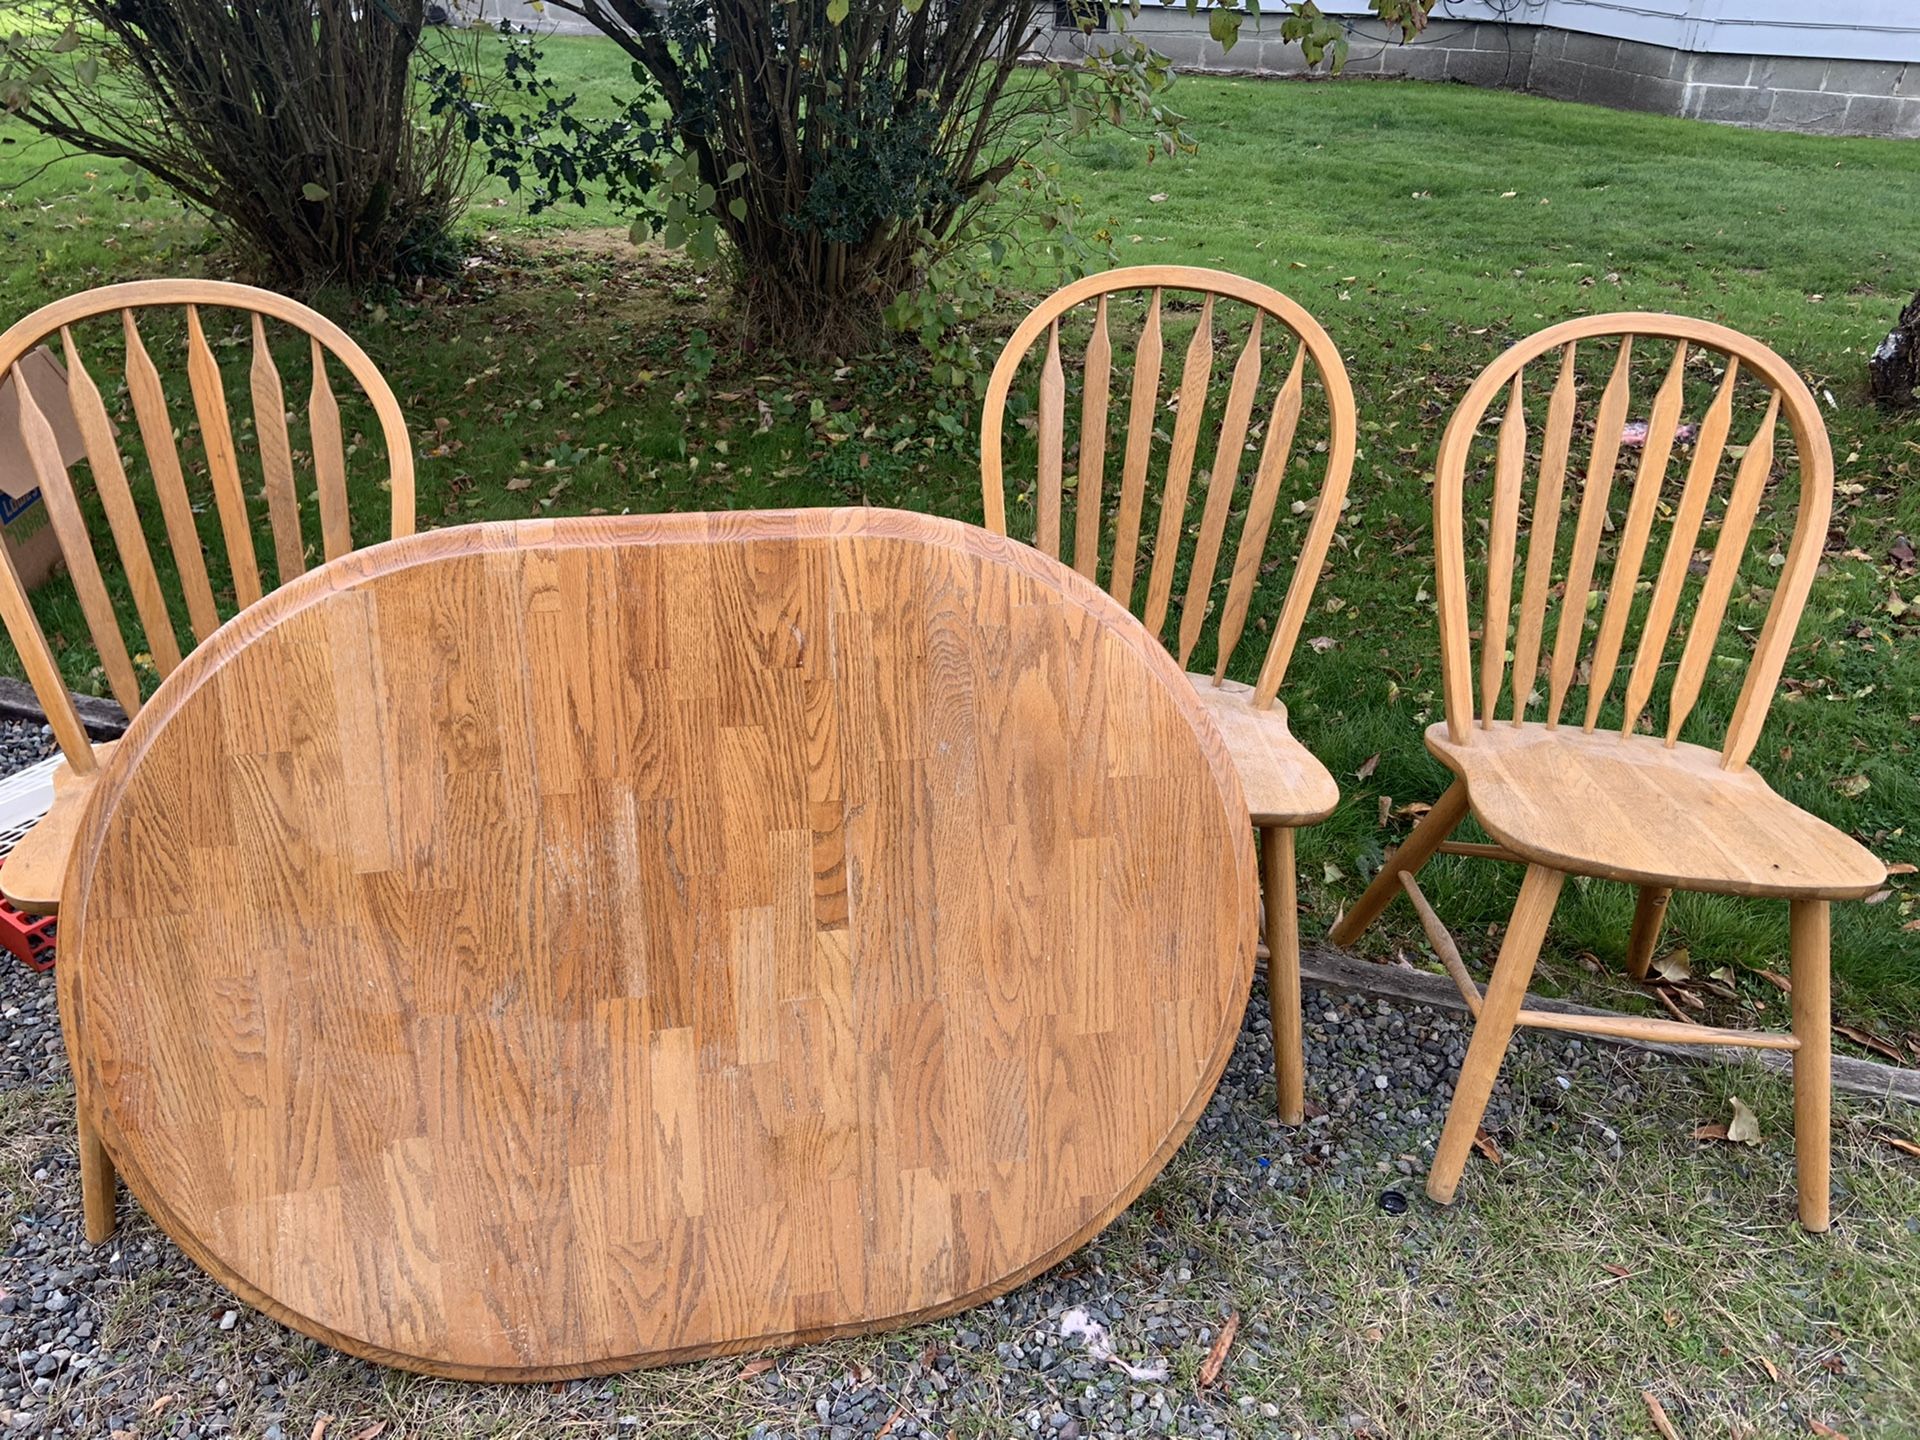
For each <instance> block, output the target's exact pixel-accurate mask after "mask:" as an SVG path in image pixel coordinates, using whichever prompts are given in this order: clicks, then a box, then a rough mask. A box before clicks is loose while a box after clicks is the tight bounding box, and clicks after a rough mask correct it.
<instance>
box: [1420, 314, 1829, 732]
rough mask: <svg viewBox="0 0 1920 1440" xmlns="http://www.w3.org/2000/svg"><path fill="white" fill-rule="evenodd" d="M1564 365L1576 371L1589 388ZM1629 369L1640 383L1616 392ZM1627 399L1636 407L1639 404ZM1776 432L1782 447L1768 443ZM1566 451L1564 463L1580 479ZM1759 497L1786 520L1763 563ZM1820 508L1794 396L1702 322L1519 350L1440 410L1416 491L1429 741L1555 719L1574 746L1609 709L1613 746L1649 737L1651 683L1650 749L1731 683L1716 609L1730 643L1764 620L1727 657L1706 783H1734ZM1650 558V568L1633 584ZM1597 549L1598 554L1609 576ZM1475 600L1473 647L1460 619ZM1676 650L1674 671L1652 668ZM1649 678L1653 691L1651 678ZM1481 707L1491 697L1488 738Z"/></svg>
mask: <svg viewBox="0 0 1920 1440" xmlns="http://www.w3.org/2000/svg"><path fill="white" fill-rule="evenodd" d="M1596 341H1598V342H1599V343H1598V344H1595V343H1591V342H1596ZM1543 357H1551V358H1550V360H1549V363H1548V364H1547V365H1545V366H1543V367H1542V369H1543V370H1544V371H1545V372H1546V373H1545V374H1544V375H1542V376H1541V378H1539V379H1537V380H1534V379H1531V378H1530V377H1529V374H1528V366H1529V365H1530V364H1531V363H1532V362H1533V361H1535V360H1537V359H1541V358H1543ZM1583 363H1584V364H1585V365H1587V366H1590V367H1592V368H1593V374H1592V376H1591V377H1587V376H1585V375H1584V374H1583V370H1582V366H1583ZM1649 364H1650V365H1651V367H1652V369H1651V373H1650V374H1643V375H1640V376H1638V377H1636V370H1637V369H1638V368H1640V367H1642V366H1648V365H1649ZM1602 377H1604V378H1602ZM1589 379H1590V380H1591V383H1589ZM1636 379H1638V380H1639V382H1640V383H1639V384H1636ZM1690 381H1691V382H1692V388H1694V389H1695V390H1696V391H1698V392H1700V396H1699V397H1696V398H1701V397H1704V396H1706V395H1710V396H1711V398H1710V399H1707V400H1706V402H1705V404H1704V407H1703V408H1702V407H1700V406H1698V405H1695V406H1692V407H1690V406H1689V404H1688V395H1687V392H1688V389H1689V382H1690ZM1649 389H1650V390H1651V398H1650V400H1644V401H1643V400H1642V398H1641V396H1642V395H1645V394H1646V393H1647V391H1648V390H1649ZM1593 391H1597V400H1595V399H1594V398H1593V395H1592V393H1590V392H1593ZM1636 391H1639V394H1636ZM1541 396H1544V402H1543V401H1542V399H1541V398H1539V397H1541ZM1496 407H1497V410H1498V417H1497V420H1495V422H1494V423H1493V425H1492V427H1491V433H1490V434H1488V435H1484V436H1483V435H1482V433H1481V432H1482V421H1483V420H1484V419H1487V418H1488V417H1489V412H1490V411H1493V410H1495V409H1496ZM1543 413H1544V423H1542V418H1541V417H1542V414H1543ZM1690 415H1691V416H1692V418H1691V420H1690V418H1689V417H1690ZM1783 419H1784V420H1785V422H1786V428H1787V439H1788V444H1787V445H1786V446H1782V445H1780V444H1779V443H1778V436H1777V434H1776V432H1777V431H1778V429H1779V426H1780V421H1781V420H1783ZM1643 428H1644V436H1642V435H1641V433H1640V432H1641V430H1642V429H1643ZM1536 436H1537V444H1536V440H1535V437H1536ZM1576 442H1578V443H1576ZM1577 450H1579V451H1584V463H1582V456H1581V455H1580V454H1578V453H1576V451H1577ZM1477 451H1480V452H1485V451H1490V452H1491V454H1490V457H1489V458H1490V460H1491V467H1492V508H1491V515H1490V518H1489V520H1488V522H1487V543H1486V552H1485V554H1486V564H1485V571H1484V578H1483V579H1481V583H1480V585H1479V588H1478V591H1477V593H1476V591H1475V589H1474V587H1472V586H1470V584H1469V581H1468V572H1467V552H1466V543H1465V537H1466V506H1465V487H1466V480H1467V472H1468V469H1469V466H1470V465H1472V464H1475V463H1476V452H1477ZM1787 451H1791V453H1792V458H1793V460H1794V461H1795V465H1794V468H1795V469H1797V471H1798V486H1797V494H1795V493H1792V487H1790V486H1787V485H1786V484H1785V483H1784V482H1782V483H1778V484H1775V483H1773V481H1774V475H1775V470H1776V468H1780V469H1782V470H1783V471H1784V470H1785V469H1786V467H1785V466H1784V464H1778V463H1777V462H1782V461H1784V460H1785V459H1786V458H1787V456H1786V454H1785V453H1784V452H1787ZM1636 452H1637V453H1636ZM1723 471H1724V472H1726V473H1725V478H1724V481H1723V478H1722V472H1723ZM1629 472H1630V475H1631V480H1630V481H1628V480H1627V479H1626V475H1627V473H1629ZM1769 489H1771V490H1772V491H1773V492H1774V496H1775V498H1774V500H1773V502H1772V504H1771V505H1770V507H1769V510H1768V512H1767V517H1768V519H1769V520H1770V521H1772V522H1774V523H1775V524H1776V526H1778V527H1779V528H1784V522H1785V518H1786V512H1787V511H1788V510H1790V509H1797V512H1798V513H1797V519H1795V521H1794V524H1793V528H1792V539H1791V542H1790V543H1789V544H1788V545H1787V546H1786V550H1785V554H1784V556H1782V555H1781V553H1780V552H1779V550H1778V548H1777V547H1775V546H1773V544H1772V542H1771V539H1770V536H1771V535H1772V534H1773V533H1774V532H1773V531H1770V530H1769V529H1768V528H1767V526H1766V525H1765V524H1762V525H1759V526H1756V517H1759V516H1761V515H1762V510H1761V500H1762V497H1763V494H1765V493H1766V492H1768V491H1769ZM1832 498H1833V455H1832V451H1831V449H1830V447H1829V444H1828V440H1827V433H1826V429H1825V426H1824V425H1823V424H1822V423H1821V420H1820V415H1819V412H1818V410H1817V409H1816V408H1815V405H1814V400H1813V396H1812V394H1811V393H1810V392H1809V391H1808V389H1807V387H1806V385H1805V384H1804V383H1803V382H1802V381H1801V379H1800V377H1799V376H1798V375H1796V374H1795V373H1794V372H1793V370H1792V368H1791V367H1790V366H1789V365H1788V364H1787V363H1786V362H1785V361H1784V360H1782V359H1781V358H1780V357H1779V356H1778V355H1776V354H1775V353H1774V352H1773V351H1772V350H1770V349H1768V348H1767V347H1766V346H1765V345H1762V344H1760V343H1759V342H1758V341H1757V340H1753V339H1750V338H1749V337H1747V336H1745V335H1742V334H1740V333H1739V332H1737V331H1734V330H1729V329H1727V328H1726V327H1724V326H1721V325H1714V324H1710V323H1708V322H1706V321H1702V320H1691V319H1686V318H1683V317H1680V316H1673V315H1655V314H1639V313H1626V314H1612V315H1595V316H1591V317H1588V318H1585V319H1580V320H1570V321H1567V322H1565V323H1564V324H1560V325H1555V326H1552V327H1550V328H1548V329H1546V330H1543V331H1541V332H1540V333H1539V334H1537V335H1534V336H1531V337H1530V338H1528V339H1526V340H1523V341H1521V342H1520V343H1519V344H1517V345H1515V346H1514V347H1513V348H1512V349H1511V350H1509V351H1507V353H1506V354H1504V355H1502V356H1501V357H1500V358H1499V359H1498V360H1496V361H1495V362H1494V363H1493V364H1492V365H1490V366H1489V367H1488V368H1487V369H1486V370H1485V371H1484V372H1483V373H1482V374H1481V376H1480V377H1479V379H1478V380H1476V381H1475V382H1474V385H1473V387H1472V388H1471V389H1470V390H1469V391H1468V392H1467V394H1466V396H1465V398H1464V399H1463V400H1462V401H1461V402H1460V406H1459V409H1458V410H1456V411H1455V412H1454V416H1453V419H1452V421H1451V423H1450V424H1449V425H1448V426H1447V430H1446V434H1445V436H1444V437H1443V438H1442V440H1441V444H1440V455H1439V460H1438V464H1437V468H1436V472H1435V483H1434V492H1433V515H1434V543H1435V550H1436V557H1437V569H1438V582H1439V583H1438V599H1439V609H1440V648H1441V659H1442V666H1443V670H1444V684H1445V695H1446V710H1447V726H1448V732H1449V734H1450V736H1451V738H1452V739H1453V741H1454V742H1455V743H1456V744H1471V743H1472V736H1473V732H1474V729H1475V727H1476V726H1477V727H1479V728H1481V729H1486V728H1488V727H1490V726H1493V725H1495V724H1512V725H1516V726H1517V725H1520V724H1522V723H1524V722H1527V721H1530V720H1537V721H1544V723H1545V724H1546V726H1547V727H1548V728H1554V727H1557V726H1558V725H1560V724H1561V723H1562V720H1563V718H1567V719H1569V723H1573V722H1577V723H1579V724H1580V725H1581V727H1582V728H1583V729H1584V730H1586V731H1589V732H1591V731H1593V730H1594V729H1595V727H1596V726H1597V725H1599V724H1600V720H1601V715H1602V711H1603V709H1607V708H1608V707H1609V706H1610V704H1611V697H1613V696H1614V695H1616V694H1618V695H1619V697H1620V703H1619V709H1618V711H1617V713H1616V712H1609V713H1610V718H1609V721H1608V724H1609V726H1617V728H1618V729H1619V731H1620V733H1621V734H1623V735H1629V734H1632V733H1634V732H1635V731H1636V730H1637V729H1640V728H1641V727H1642V725H1643V722H1648V721H1652V720H1654V719H1655V715H1654V705H1655V702H1656V700H1657V699H1658V695H1657V693H1656V692H1658V691H1660V690H1661V688H1662V681H1663V679H1664V680H1667V682H1668V683H1667V684H1666V686H1665V697H1666V705H1665V714H1664V717H1663V718H1661V719H1660V720H1659V722H1658V724H1657V725H1656V733H1663V734H1664V736H1665V741H1666V744H1667V745H1668V746H1672V745H1673V744H1674V743H1675V741H1676V739H1677V738H1678V736H1679V734H1680V730H1681V727H1682V726H1683V725H1684V724H1685V723H1686V722H1687V719H1688V717H1689V716H1690V715H1691V714H1692V713H1693V712H1694V709H1695V707H1696V705H1697V704H1698V703H1699V701H1700V699H1701V695H1702V689H1703V686H1705V685H1706V684H1707V683H1708V681H1709V678H1710V671H1711V670H1712V669H1714V668H1715V667H1716V666H1718V667H1720V668H1726V667H1729V666H1737V665H1739V664H1740V660H1739V659H1737V658H1735V657H1733V656H1732V655H1730V654H1729V655H1723V656H1719V657H1716V654H1715V650H1716V643H1717V641H1718V639H1719V636H1720V634H1721V631H1722V629H1723V625H1724V624H1725V622H1726V621H1727V620H1728V616H1729V613H1730V606H1731V607H1733V612H1734V614H1735V619H1736V622H1737V621H1738V619H1739V618H1740V617H1741V615H1743V614H1745V613H1746V612H1748V611H1755V612H1757V610H1758V609H1759V608H1760V606H1762V605H1763V604H1764V607H1765V617H1766V618H1765V621H1764V623H1762V624H1761V625H1760V627H1759V638H1758V640H1757V642H1755V644H1754V645H1753V648H1752V653H1751V655H1750V656H1748V657H1746V658H1745V662H1744V663H1745V681H1744V684H1743V686H1742V688H1741V689H1740V692H1739V696H1738V699H1737V701H1735V702H1734V703H1733V706H1732V710H1731V714H1730V716H1728V717H1727V720H1726V727H1725V732H1724V740H1723V742H1722V745H1721V749H1720V761H1721V765H1722V766H1723V767H1724V768H1726V769H1729V770H1737V769H1739V768H1741V767H1742V766H1743V765H1745V764H1746V762H1747V759H1748V757H1749V755H1750V754H1751V753H1752V751H1753V747H1754V744H1755V743H1756V741H1757V740H1758V739H1759V735H1760V727H1761V725H1762V723H1763V722H1764V721H1765V719H1766V715H1767V710H1768V707H1769V706H1770V705H1771V704H1772V701H1773V694H1774V689H1775V687H1776V686H1777V684H1778V683H1779V679H1780V671H1781V667H1782V665H1783V664H1784V663H1785V661H1786V657H1787V651H1788V649H1789V648H1790V646H1791V645H1792V643H1793V633H1794V629H1795V627H1796V626H1797V625H1798V624H1799V620H1800V612H1801V610H1802V608H1803V607H1804V606H1805V604H1806V600H1807V591H1808V587H1809V586H1810V585H1811V584H1812V581H1813V574H1814V569H1815V566H1816V565H1817V564H1818V562H1819V556H1820V550H1821V547H1822V545H1823V544H1824V543H1825V540H1826V534H1827V518H1828V513H1829V511H1830V509H1831V505H1832ZM1523 520H1524V521H1525V529H1526V536H1525V558H1524V564H1523V568H1522V561H1521V559H1520V548H1521V530H1522V522H1523ZM1563 522H1564V523H1563ZM1656 531H1660V532H1663V534H1664V539H1660V538H1659V537H1657V536H1656V533H1655V532H1656ZM1568 535H1570V536H1571V539H1570V542H1568V543H1566V544H1563V543H1562V542H1563V537H1565V536H1568ZM1656 540H1659V544H1660V547H1661V548H1660V559H1659V562H1658V566H1657V568H1655V569H1653V570H1652V571H1651V572H1650V573H1649V578H1648V579H1642V575H1643V572H1646V565H1647V561H1648V560H1649V551H1650V550H1652V549H1653V548H1655V542H1656ZM1603 549H1604V550H1610V551H1611V552H1612V560H1611V568H1610V569H1609V568H1607V567H1606V566H1605V565H1604V564H1603V559H1602V551H1603ZM1769 550H1770V551H1771V553H1765V552H1767V551H1769ZM1743 569H1744V570H1745V571H1746V572H1747V578H1746V581H1745V583H1744V584H1743V583H1742V571H1743ZM1477 578H1478V577H1477ZM1516 580H1517V581H1518V582H1519V595H1518V606H1517V611H1516V606H1515V598H1516V597H1515V593H1514V586H1515V582H1516ZM1769 588H1770V589H1771V596H1770V598H1769V597H1767V596H1766V593H1765V592H1766V591H1767V590H1768V589H1769ZM1556 596H1557V608H1556V605H1555V599H1556ZM1603 597H1604V598H1603ZM1476 599H1477V600H1478V602H1479V610H1478V619H1479V622H1480V623H1479V626H1478V629H1477V632H1476V631H1474V630H1473V629H1472V628H1471V627H1472V619H1471V617H1470V611H1471V609H1472V602H1473V601H1474V600H1476ZM1550 610H1551V611H1553V614H1552V616H1551V619H1550V618H1549V611H1550ZM1688 615H1690V619H1689V618H1686V616H1688ZM1676 632H1678V634H1679V635H1680V637H1681V638H1680V639H1679V640H1678V642H1677V644H1678V651H1677V656H1678V658H1677V661H1670V657H1671V656H1673V655H1674V653H1675V647H1676V639H1675V637H1676ZM1476 635H1477V639H1478V642H1479V652H1478V654H1479V663H1478V667H1477V669H1478V674H1477V682H1478V692H1477V693H1478V703H1477V706H1476V701H1475V694H1476V690H1475V683H1476V674H1475V665H1474V658H1473V642H1474V640H1475V638H1476ZM1509 655H1511V657H1512V665H1511V668H1509V667H1508V664H1507V660H1508V656H1509ZM1623 660H1624V661H1625V667H1624V668H1625V679H1624V688H1620V687H1618V686H1617V685H1616V682H1617V681H1619V680H1620V676H1621V671H1622V668H1623V664H1622V662H1623ZM1670 663H1672V664H1673V665H1674V668H1673V670H1672V672H1671V676H1670V678H1669V677H1667V676H1666V675H1664V674H1663V672H1665V671H1666V670H1667V667H1668V665H1669V664H1670ZM1543 669H1544V672H1545V679H1544V683H1541V673H1542V670H1543ZM1582 686H1584V688H1585V691H1586V699H1585V705H1584V708H1583V709H1582V708H1576V709H1575V710H1574V711H1573V712H1572V714H1571V716H1570V717H1568V714H1567V710H1566V705H1567V697H1568V694H1569V692H1570V691H1571V690H1573V689H1576V688H1580V687H1582ZM1503 691H1504V692H1505V693H1506V694H1507V695H1508V697H1509V698H1508V699H1507V700H1506V702H1505V716H1504V718H1502V717H1501V711H1502V694H1503ZM1703 718H1706V717H1705V715H1704V714H1703Z"/></svg>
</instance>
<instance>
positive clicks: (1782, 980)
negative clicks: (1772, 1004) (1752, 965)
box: [1753, 970, 1793, 995]
mask: <svg viewBox="0 0 1920 1440" xmlns="http://www.w3.org/2000/svg"><path fill="white" fill-rule="evenodd" d="M1753 973H1754V974H1756V975H1758V976H1759V977H1760V978H1761V979H1762V980H1765V981H1766V982H1767V983H1768V984H1769V985H1772V986H1773V987H1774V988H1776V989H1777V990H1779V991H1780V993H1781V994H1783V995H1791V994H1792V993H1793V982H1792V981H1791V980H1789V979H1787V977H1786V976H1784V975H1782V974H1780V973H1779V972H1778V971H1777V970H1756V971H1754V972H1753Z"/></svg>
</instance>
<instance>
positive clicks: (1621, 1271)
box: [1600, 1261, 1633, 1280]
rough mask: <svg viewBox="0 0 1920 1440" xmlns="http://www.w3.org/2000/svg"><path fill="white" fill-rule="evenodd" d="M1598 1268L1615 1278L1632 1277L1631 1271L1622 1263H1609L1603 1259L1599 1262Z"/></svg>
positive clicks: (1627, 1278)
mask: <svg viewBox="0 0 1920 1440" xmlns="http://www.w3.org/2000/svg"><path fill="white" fill-rule="evenodd" d="M1600 1268H1601V1269H1602V1270H1604V1271H1606V1272H1607V1274H1609V1275H1611V1276H1613V1278H1614V1279H1616V1280H1631V1279H1632V1278H1633V1271H1631V1270H1629V1269H1627V1267H1626V1266H1624V1265H1609V1264H1606V1263H1605V1262H1604V1261H1603V1262H1601V1265H1600Z"/></svg>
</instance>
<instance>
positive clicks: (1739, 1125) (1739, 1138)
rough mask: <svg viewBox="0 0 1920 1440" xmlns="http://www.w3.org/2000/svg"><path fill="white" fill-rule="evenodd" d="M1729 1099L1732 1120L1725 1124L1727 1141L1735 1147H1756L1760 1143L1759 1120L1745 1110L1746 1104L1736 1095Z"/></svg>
mask: <svg viewBox="0 0 1920 1440" xmlns="http://www.w3.org/2000/svg"><path fill="white" fill-rule="evenodd" d="M1729 1098H1730V1101H1731V1103H1732V1105H1733V1119H1731V1120H1729V1121H1728V1122H1727V1139H1729V1140H1731V1141H1733V1142H1734V1143H1735V1144H1737V1145H1758V1144H1759V1143H1760V1121H1759V1119H1758V1118H1757V1117H1756V1116H1755V1115H1754V1113H1753V1111H1751V1110H1749V1109H1748V1108H1747V1102H1746V1101H1744V1100H1742V1099H1741V1098H1740V1097H1739V1096H1738V1095H1734V1096H1731V1097H1729Z"/></svg>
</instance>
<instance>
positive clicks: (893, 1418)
mask: <svg viewBox="0 0 1920 1440" xmlns="http://www.w3.org/2000/svg"><path fill="white" fill-rule="evenodd" d="M906 1416H907V1407H906V1406H904V1405H898V1406H895V1407H894V1411H893V1413H892V1414H891V1415H889V1416H887V1423H886V1424H884V1425H882V1426H881V1427H880V1428H879V1429H878V1430H876V1431H874V1432H873V1440H887V1436H889V1435H891V1434H892V1433H893V1427H894V1426H896V1425H898V1424H899V1423H900V1422H901V1421H902V1420H904V1419H906Z"/></svg>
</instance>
